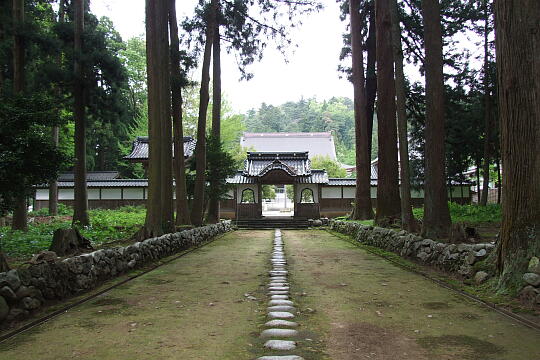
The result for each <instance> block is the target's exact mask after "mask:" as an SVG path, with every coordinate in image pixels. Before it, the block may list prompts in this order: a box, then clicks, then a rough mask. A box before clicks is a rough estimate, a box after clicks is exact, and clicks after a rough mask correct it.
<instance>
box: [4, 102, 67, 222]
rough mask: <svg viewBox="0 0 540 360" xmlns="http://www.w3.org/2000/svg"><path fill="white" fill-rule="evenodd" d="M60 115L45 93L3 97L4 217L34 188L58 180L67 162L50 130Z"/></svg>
mask: <svg viewBox="0 0 540 360" xmlns="http://www.w3.org/2000/svg"><path fill="white" fill-rule="evenodd" d="M57 111H58V109H57V107H56V106H55V104H54V100H53V99H52V98H50V97H48V96H46V95H44V94H41V93H38V94H33V95H30V96H19V95H17V96H15V95H13V96H0V144H2V146H0V215H2V214H4V213H5V212H6V211H9V210H12V209H13V206H14V199H16V198H20V197H22V196H28V195H30V193H31V191H32V185H34V184H40V183H45V182H47V181H49V180H53V179H56V177H57V175H58V171H59V168H60V165H61V164H62V162H63V161H64V158H63V156H62V154H61V153H60V152H59V151H58V150H57V149H56V148H55V147H54V145H53V144H52V141H51V137H50V135H49V134H50V129H49V127H50V126H51V125H53V124H54V123H55V120H56V118H57V116H56V114H57ZM44 159H46V161H44Z"/></svg>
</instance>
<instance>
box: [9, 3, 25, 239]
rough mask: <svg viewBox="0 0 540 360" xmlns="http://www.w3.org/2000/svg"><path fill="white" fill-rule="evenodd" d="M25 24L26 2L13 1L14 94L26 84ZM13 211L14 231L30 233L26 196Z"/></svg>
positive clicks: (17, 200) (20, 198)
mask: <svg viewBox="0 0 540 360" xmlns="http://www.w3.org/2000/svg"><path fill="white" fill-rule="evenodd" d="M23 23H24V1H23V0H13V26H14V32H13V33H14V36H13V93H15V94H22V93H23V92H24V83H25V70H24V63H25V54H24V48H25V44H24V38H23V36H22V35H21V34H20V27H21V26H22V25H23ZM15 201H16V203H15V209H14V210H13V221H12V223H11V228H12V229H13V230H21V231H28V208H27V206H26V196H24V195H23V196H21V197H19V198H18V199H16V200H15Z"/></svg>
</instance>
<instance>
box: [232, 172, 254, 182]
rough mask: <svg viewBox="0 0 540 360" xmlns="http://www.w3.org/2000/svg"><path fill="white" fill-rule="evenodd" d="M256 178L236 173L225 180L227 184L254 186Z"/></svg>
mask: <svg viewBox="0 0 540 360" xmlns="http://www.w3.org/2000/svg"><path fill="white" fill-rule="evenodd" d="M256 182H257V180H256V178H254V177H250V176H244V174H243V173H242V171H238V172H237V173H236V174H235V175H234V176H233V177H232V178H228V179H227V184H255V183H256Z"/></svg>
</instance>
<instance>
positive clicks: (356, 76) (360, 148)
mask: <svg viewBox="0 0 540 360" xmlns="http://www.w3.org/2000/svg"><path fill="white" fill-rule="evenodd" d="M349 13H350V17H351V25H350V31H351V47H352V73H353V87H354V122H355V143H356V194H355V199H354V209H353V213H352V216H351V217H352V218H353V219H356V220H366V219H373V207H372V205H371V159H370V154H369V142H370V138H371V133H369V132H368V116H367V111H366V90H365V87H364V82H365V79H364V60H363V59H362V39H361V36H360V35H361V34H360V29H361V27H362V23H361V22H362V19H361V18H360V0H349Z"/></svg>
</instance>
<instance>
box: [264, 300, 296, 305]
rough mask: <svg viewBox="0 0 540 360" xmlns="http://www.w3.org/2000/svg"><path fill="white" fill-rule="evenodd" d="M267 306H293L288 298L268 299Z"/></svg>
mask: <svg viewBox="0 0 540 360" xmlns="http://www.w3.org/2000/svg"><path fill="white" fill-rule="evenodd" d="M268 305H269V306H293V305H294V303H293V302H292V301H290V300H270V301H269V302H268Z"/></svg>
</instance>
